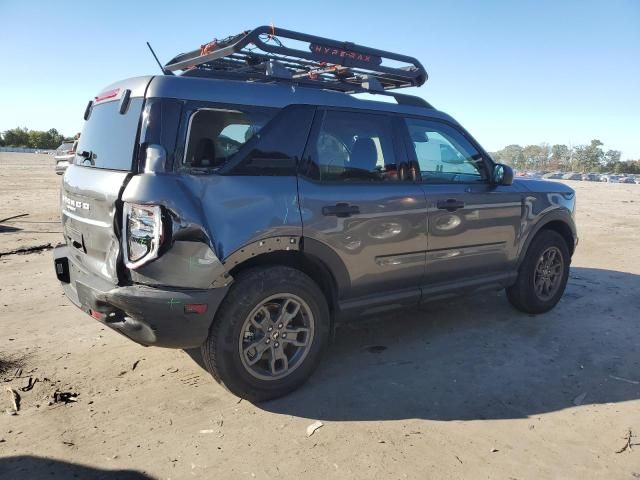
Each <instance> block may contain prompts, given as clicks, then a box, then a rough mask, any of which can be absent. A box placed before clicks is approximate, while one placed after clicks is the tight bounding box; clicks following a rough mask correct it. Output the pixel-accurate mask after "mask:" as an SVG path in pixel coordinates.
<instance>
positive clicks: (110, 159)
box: [75, 98, 142, 170]
mask: <svg viewBox="0 0 640 480" xmlns="http://www.w3.org/2000/svg"><path fill="white" fill-rule="evenodd" d="M119 108H120V102H105V103H99V104H97V105H94V106H93V108H92V109H91V115H90V116H89V119H88V120H87V121H86V122H85V124H84V128H83V129H82V134H81V135H80V140H79V142H78V147H77V149H76V159H75V161H76V164H77V165H82V166H84V167H95V168H106V169H110V170H131V167H132V163H133V152H134V147H135V143H136V136H137V134H138V123H139V120H140V112H141V111H142V98H132V99H131V100H130V102H129V107H128V108H127V111H126V112H125V113H124V115H123V114H121V113H120V112H119ZM80 154H82V155H84V156H81V155H80Z"/></svg>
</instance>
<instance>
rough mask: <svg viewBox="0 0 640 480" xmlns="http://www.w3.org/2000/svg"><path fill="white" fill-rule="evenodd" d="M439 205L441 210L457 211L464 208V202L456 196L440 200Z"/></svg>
mask: <svg viewBox="0 0 640 480" xmlns="http://www.w3.org/2000/svg"><path fill="white" fill-rule="evenodd" d="M437 206H438V209H439V210H447V211H448V212H455V211H456V210H458V209H460V208H464V202H463V201H461V200H456V199H455V198H448V199H446V200H438V203H437Z"/></svg>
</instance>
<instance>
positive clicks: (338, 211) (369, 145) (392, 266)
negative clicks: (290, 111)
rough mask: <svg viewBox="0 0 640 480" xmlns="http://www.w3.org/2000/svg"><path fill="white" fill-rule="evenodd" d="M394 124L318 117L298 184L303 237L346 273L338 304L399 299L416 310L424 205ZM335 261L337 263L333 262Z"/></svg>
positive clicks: (339, 115) (357, 116)
mask: <svg viewBox="0 0 640 480" xmlns="http://www.w3.org/2000/svg"><path fill="white" fill-rule="evenodd" d="M396 120H397V119H396V118H395V117H393V116H391V115H385V114H380V113H365V112H362V111H348V110H337V109H327V110H324V111H323V110H318V112H317V114H316V119H315V121H314V126H313V128H312V133H311V136H310V139H309V142H308V144H307V151H306V153H305V155H304V161H303V163H302V167H301V173H302V174H301V175H300V177H299V191H300V205H301V210H302V223H303V235H304V237H305V239H307V238H311V239H313V240H315V241H318V242H320V243H321V244H322V245H324V246H325V247H327V248H328V249H330V250H331V251H332V255H337V256H338V257H339V259H340V263H341V264H342V265H344V266H345V267H346V271H347V274H348V277H349V280H348V283H349V285H348V288H346V289H341V291H340V292H339V294H340V295H341V297H342V298H341V300H345V299H346V300H348V299H354V298H364V297H371V299H376V298H377V299H379V300H383V299H385V298H388V296H389V295H396V297H395V298H396V299H397V300H398V301H399V302H400V303H412V302H413V301H415V302H417V301H418V299H419V296H420V289H419V286H420V283H421V282H422V280H423V275H424V265H425V250H426V245H427V243H426V214H425V211H426V210H425V209H426V201H425V196H424V192H423V191H422V189H421V187H420V185H418V184H415V183H413V182H411V181H409V180H407V179H405V178H403V174H402V171H403V170H406V164H405V162H404V160H405V158H406V155H405V153H404V150H403V147H402V145H401V141H399V139H398V138H397V133H398V132H397V125H396ZM334 258H335V256H334Z"/></svg>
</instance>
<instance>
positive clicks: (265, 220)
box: [123, 173, 302, 288]
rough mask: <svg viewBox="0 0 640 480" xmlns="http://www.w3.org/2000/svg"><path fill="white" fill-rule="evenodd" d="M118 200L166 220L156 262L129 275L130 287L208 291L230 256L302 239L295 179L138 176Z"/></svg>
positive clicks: (217, 176) (167, 175)
mask: <svg viewBox="0 0 640 480" xmlns="http://www.w3.org/2000/svg"><path fill="white" fill-rule="evenodd" d="M123 200H124V201H125V202H130V203H138V204H153V205H161V206H162V207H164V209H165V211H166V212H167V213H168V215H169V217H170V219H171V232H170V237H171V238H168V239H165V241H164V242H163V247H162V249H161V252H162V254H161V255H160V256H159V258H157V259H156V260H154V261H152V262H151V263H149V264H146V265H143V266H141V267H138V268H137V269H135V270H132V271H131V279H132V280H133V281H134V282H136V283H143V284H147V285H166V286H177V287H184V288H210V287H211V286H212V284H213V282H214V281H216V279H218V278H220V277H221V276H222V275H224V274H225V273H226V269H225V266H224V264H223V262H224V261H225V259H227V258H228V257H229V256H230V255H231V254H232V253H233V252H235V251H236V250H239V249H241V248H242V247H244V246H245V245H248V244H251V243H253V242H256V241H258V240H262V239H266V238H270V237H275V236H295V237H300V236H301V235H302V220H301V216H300V210H299V206H298V195H297V181H296V177H295V176H264V177H255V176H231V175H216V174H213V175H186V174H179V175H178V174H171V173H169V174H142V175H137V176H134V177H133V178H132V179H131V181H130V182H129V184H128V185H127V188H126V189H125V191H124V193H123Z"/></svg>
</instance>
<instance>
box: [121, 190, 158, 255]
mask: <svg viewBox="0 0 640 480" xmlns="http://www.w3.org/2000/svg"><path fill="white" fill-rule="evenodd" d="M123 219H124V221H123V230H124V235H123V236H122V248H123V253H124V261H125V264H126V266H127V268H138V267H139V266H141V265H144V264H145V263H148V262H150V261H151V260H153V259H154V258H157V257H158V249H159V248H160V243H161V242H162V212H161V210H160V206H158V205H136V204H133V203H125V204H124V210H123Z"/></svg>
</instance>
